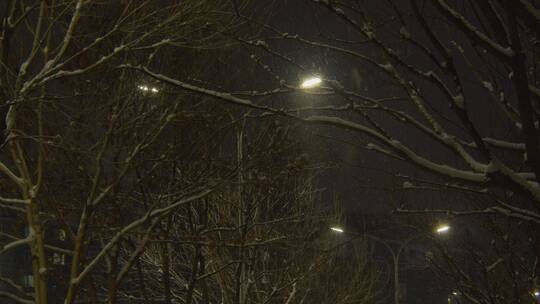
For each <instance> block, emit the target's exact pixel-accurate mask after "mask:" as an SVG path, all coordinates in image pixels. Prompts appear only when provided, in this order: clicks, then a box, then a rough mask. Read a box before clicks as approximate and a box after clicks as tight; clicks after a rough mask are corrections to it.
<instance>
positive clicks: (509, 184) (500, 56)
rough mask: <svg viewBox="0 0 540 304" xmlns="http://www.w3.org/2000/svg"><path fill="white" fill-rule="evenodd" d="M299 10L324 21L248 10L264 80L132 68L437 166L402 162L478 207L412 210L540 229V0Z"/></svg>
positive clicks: (409, 183)
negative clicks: (198, 79)
mask: <svg viewBox="0 0 540 304" xmlns="http://www.w3.org/2000/svg"><path fill="white" fill-rule="evenodd" d="M291 12H292V14H296V15H295V16H297V20H296V21H297V22H305V23H306V24H312V25H313V27H312V28H308V29H305V28H304V29H302V30H298V33H296V32H295V30H294V27H293V26H290V24H287V23H286V22H284V23H280V22H266V23H263V24H260V23H259V22H258V21H257V20H253V19H252V18H251V17H250V16H249V15H248V14H247V13H245V14H242V12H241V13H240V15H241V16H242V17H243V18H244V19H246V20H248V21H250V22H252V23H253V24H256V26H262V27H263V28H264V31H263V32H262V33H261V34H260V35H258V36H257V37H255V38H254V37H253V36H242V35H236V36H235V38H236V40H237V41H238V42H239V43H240V44H242V45H243V46H244V47H245V50H246V51H245V52H244V54H245V55H244V56H245V58H246V59H248V58H249V59H250V60H252V61H253V62H255V63H256V64H259V65H260V69H259V70H257V72H256V73H257V75H258V77H259V78H260V79H264V80H265V83H264V85H262V86H263V87H264V88H262V89H261V84H257V85H256V86H255V85H253V89H251V88H245V87H242V88H241V89H235V88H232V89H220V88H218V87H217V86H215V85H206V86H205V85H200V84H197V83H193V82H191V81H189V80H188V79H183V78H179V77H176V76H174V75H171V74H170V73H169V72H168V71H167V69H162V70H156V69H153V68H152V67H150V66H144V65H140V66H129V65H124V67H126V68H130V69H135V70H138V71H141V72H142V73H144V74H145V75H148V76H151V77H153V78H154V79H156V80H158V81H160V82H162V83H165V84H168V85H170V86H171V87H176V88H180V89H184V90H186V91H190V92H194V93H198V94H203V95H205V96H210V97H213V98H215V99H217V100H219V101H222V102H225V103H228V104H234V105H241V106H244V107H248V108H251V109H253V110H254V111H257V112H259V113H263V115H266V116H268V115H280V116H285V117H288V118H290V119H291V120H299V121H303V122H305V123H308V124H312V125H322V126H328V127H331V128H334V129H338V130H344V131H347V132H349V133H352V134H355V135H359V136H358V137H355V139H356V140H358V141H359V144H362V145H364V147H365V148H367V149H369V150H371V151H373V152H374V153H376V154H380V155H382V156H385V157H388V158H390V159H393V160H395V161H396V162H394V163H393V164H396V163H404V164H408V165H413V167H414V168H419V169H421V170H422V172H424V173H423V174H420V175H418V174H417V173H416V172H414V175H411V174H410V173H411V169H410V167H408V166H402V165H397V166H395V167H393V168H389V171H392V170H394V172H395V175H396V176H397V177H398V178H401V179H404V180H405V181H404V182H403V186H402V187H403V188H405V189H407V190H411V189H413V190H416V191H445V192H447V193H456V195H455V196H454V197H455V198H461V197H463V196H464V195H473V196H474V197H475V199H474V203H467V202H470V200H468V201H464V202H462V203H455V204H453V205H452V206H448V205H447V204H440V205H438V206H437V205H435V206H434V207H432V208H428V209H427V210H425V208H424V206H423V202H422V201H421V200H416V203H413V204H407V205H406V206H405V205H404V206H402V208H400V209H399V212H402V213H407V214H409V213H415V214H416V213H429V214H449V215H451V216H473V215H478V216H480V217H481V218H482V217H483V218H485V219H486V220H488V219H491V217H492V216H493V217H499V218H508V219H510V220H511V221H514V222H516V223H523V222H526V223H527V224H526V225H525V224H521V225H523V226H520V227H525V226H527V227H532V229H524V228H519V229H520V232H521V233H523V234H525V235H529V236H531V237H533V236H534V235H535V234H536V232H537V227H538V224H539V223H540V222H539V218H540V217H539V213H538V212H539V209H538V206H537V205H538V203H539V202H540V188H539V184H538V174H540V167H539V159H538V157H539V156H540V153H539V149H540V148H539V145H538V137H539V131H538V124H539V122H538V114H539V113H538V101H539V100H540V89H539V83H538V77H539V65H538V64H539V61H538V55H539V53H538V52H539V48H538V34H539V33H538V29H539V28H540V26H539V25H540V19H539V18H538V16H539V15H540V11H539V9H538V3H537V2H536V1H530V0H521V1H502V0H501V1H499V0H486V1H461V0H452V1H450V0H432V1H418V0H411V1H407V2H401V1H400V2H396V1H346V0H345V1H318V0H312V1H303V2H301V3H298V4H297V5H292V4H290V5H287V6H284V9H283V11H282V12H281V14H283V15H285V14H291ZM300 12H303V13H304V14H301V13H300ZM306 12H309V13H306ZM276 14H277V15H278V14H280V13H276ZM276 20H277V19H276ZM293 48H296V50H299V51H295V52H293V51H291V50H292V49H293ZM328 62H331V63H332V65H330V64H328ZM351 67H352V68H351ZM285 71H286V72H285ZM291 71H293V72H292V73H297V74H300V75H304V76H305V77H315V76H316V77H318V80H317V78H316V81H313V82H311V83H309V84H308V85H305V86H302V85H301V80H299V79H295V78H294V77H290V75H291ZM263 75H264V76H263ZM319 83H320V84H319ZM381 84H384V85H381ZM282 96H288V97H289V98H288V100H298V101H299V102H300V101H304V100H306V99H307V98H310V99H312V100H314V101H316V102H317V105H316V106H315V105H312V104H303V105H298V103H299V102H296V103H295V102H285V103H284V102H281V101H282V100H283V98H282ZM269 100H273V101H272V102H275V103H274V104H273V103H272V102H268V101H269ZM314 103H315V102H314ZM276 104H277V105H276ZM425 147H429V148H428V149H426V148H425ZM395 168H398V169H397V170H395ZM398 170H399V171H398ZM420 210H421V211H420ZM529 225H530V226H529ZM519 248H520V247H519V246H518V247H515V248H514V249H513V250H518V249H519ZM525 254H526V253H525V252H520V253H516V255H518V256H519V255H522V256H525ZM534 256H535V257H536V258H537V257H538V251H537V250H536V252H535V253H534ZM537 275H538V270H535V271H534V275H532V276H529V277H528V278H526V280H528V282H529V284H530V285H533V283H534V282H535V281H536V279H534V278H536V277H537ZM516 297H517V295H514V298H513V300H516V299H518V298H519V297H517V298H516ZM477 301H479V303H495V302H493V301H494V300H493V299H489V300H486V299H483V300H479V299H477ZM490 301H491V302H490ZM498 301H500V300H498Z"/></svg>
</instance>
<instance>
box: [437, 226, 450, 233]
mask: <svg viewBox="0 0 540 304" xmlns="http://www.w3.org/2000/svg"><path fill="white" fill-rule="evenodd" d="M448 231H450V226H448V225H441V226H439V227H437V229H436V230H435V232H437V233H438V234H444V233H447V232H448Z"/></svg>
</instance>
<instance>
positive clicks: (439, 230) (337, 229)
mask: <svg viewBox="0 0 540 304" xmlns="http://www.w3.org/2000/svg"><path fill="white" fill-rule="evenodd" d="M330 230H332V231H334V232H338V233H343V232H345V230H343V228H340V227H330ZM449 231H450V226H449V225H440V226H438V227H437V228H436V229H435V232H437V234H445V233H448V232H449ZM539 295H540V293H539Z"/></svg>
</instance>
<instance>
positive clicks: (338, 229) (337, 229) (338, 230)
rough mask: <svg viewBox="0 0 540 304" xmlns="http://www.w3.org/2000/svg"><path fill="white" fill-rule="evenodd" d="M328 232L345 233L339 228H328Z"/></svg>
mask: <svg viewBox="0 0 540 304" xmlns="http://www.w3.org/2000/svg"><path fill="white" fill-rule="evenodd" d="M330 230H332V231H335V232H339V233H343V232H345V230H343V229H341V228H339V227H330Z"/></svg>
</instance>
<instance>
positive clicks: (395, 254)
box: [330, 224, 450, 304]
mask: <svg viewBox="0 0 540 304" xmlns="http://www.w3.org/2000/svg"><path fill="white" fill-rule="evenodd" d="M330 230H332V231H334V232H336V233H342V234H348V235H352V236H354V238H357V237H366V238H369V239H371V240H373V241H376V242H377V243H379V244H382V245H383V246H384V247H385V248H386V249H387V250H388V252H389V253H390V255H391V256H392V262H393V264H394V265H393V266H394V267H393V268H394V304H399V296H400V294H401V293H400V287H399V259H400V257H401V254H402V252H403V251H404V250H405V248H406V247H407V246H408V245H409V243H411V242H412V241H413V240H415V239H418V238H420V237H422V236H423V235H415V236H413V237H410V238H408V239H406V240H405V241H404V242H402V243H401V244H400V246H399V247H398V249H397V250H394V249H393V248H392V246H390V245H389V244H388V242H387V241H385V240H383V239H381V238H378V237H376V236H374V235H369V234H359V233H351V232H346V231H345V229H343V228H341V227H338V226H333V227H330ZM449 231H450V226H449V225H447V224H444V225H439V226H437V227H436V228H435V233H437V234H438V235H443V234H447V233H448V232H449Z"/></svg>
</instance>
